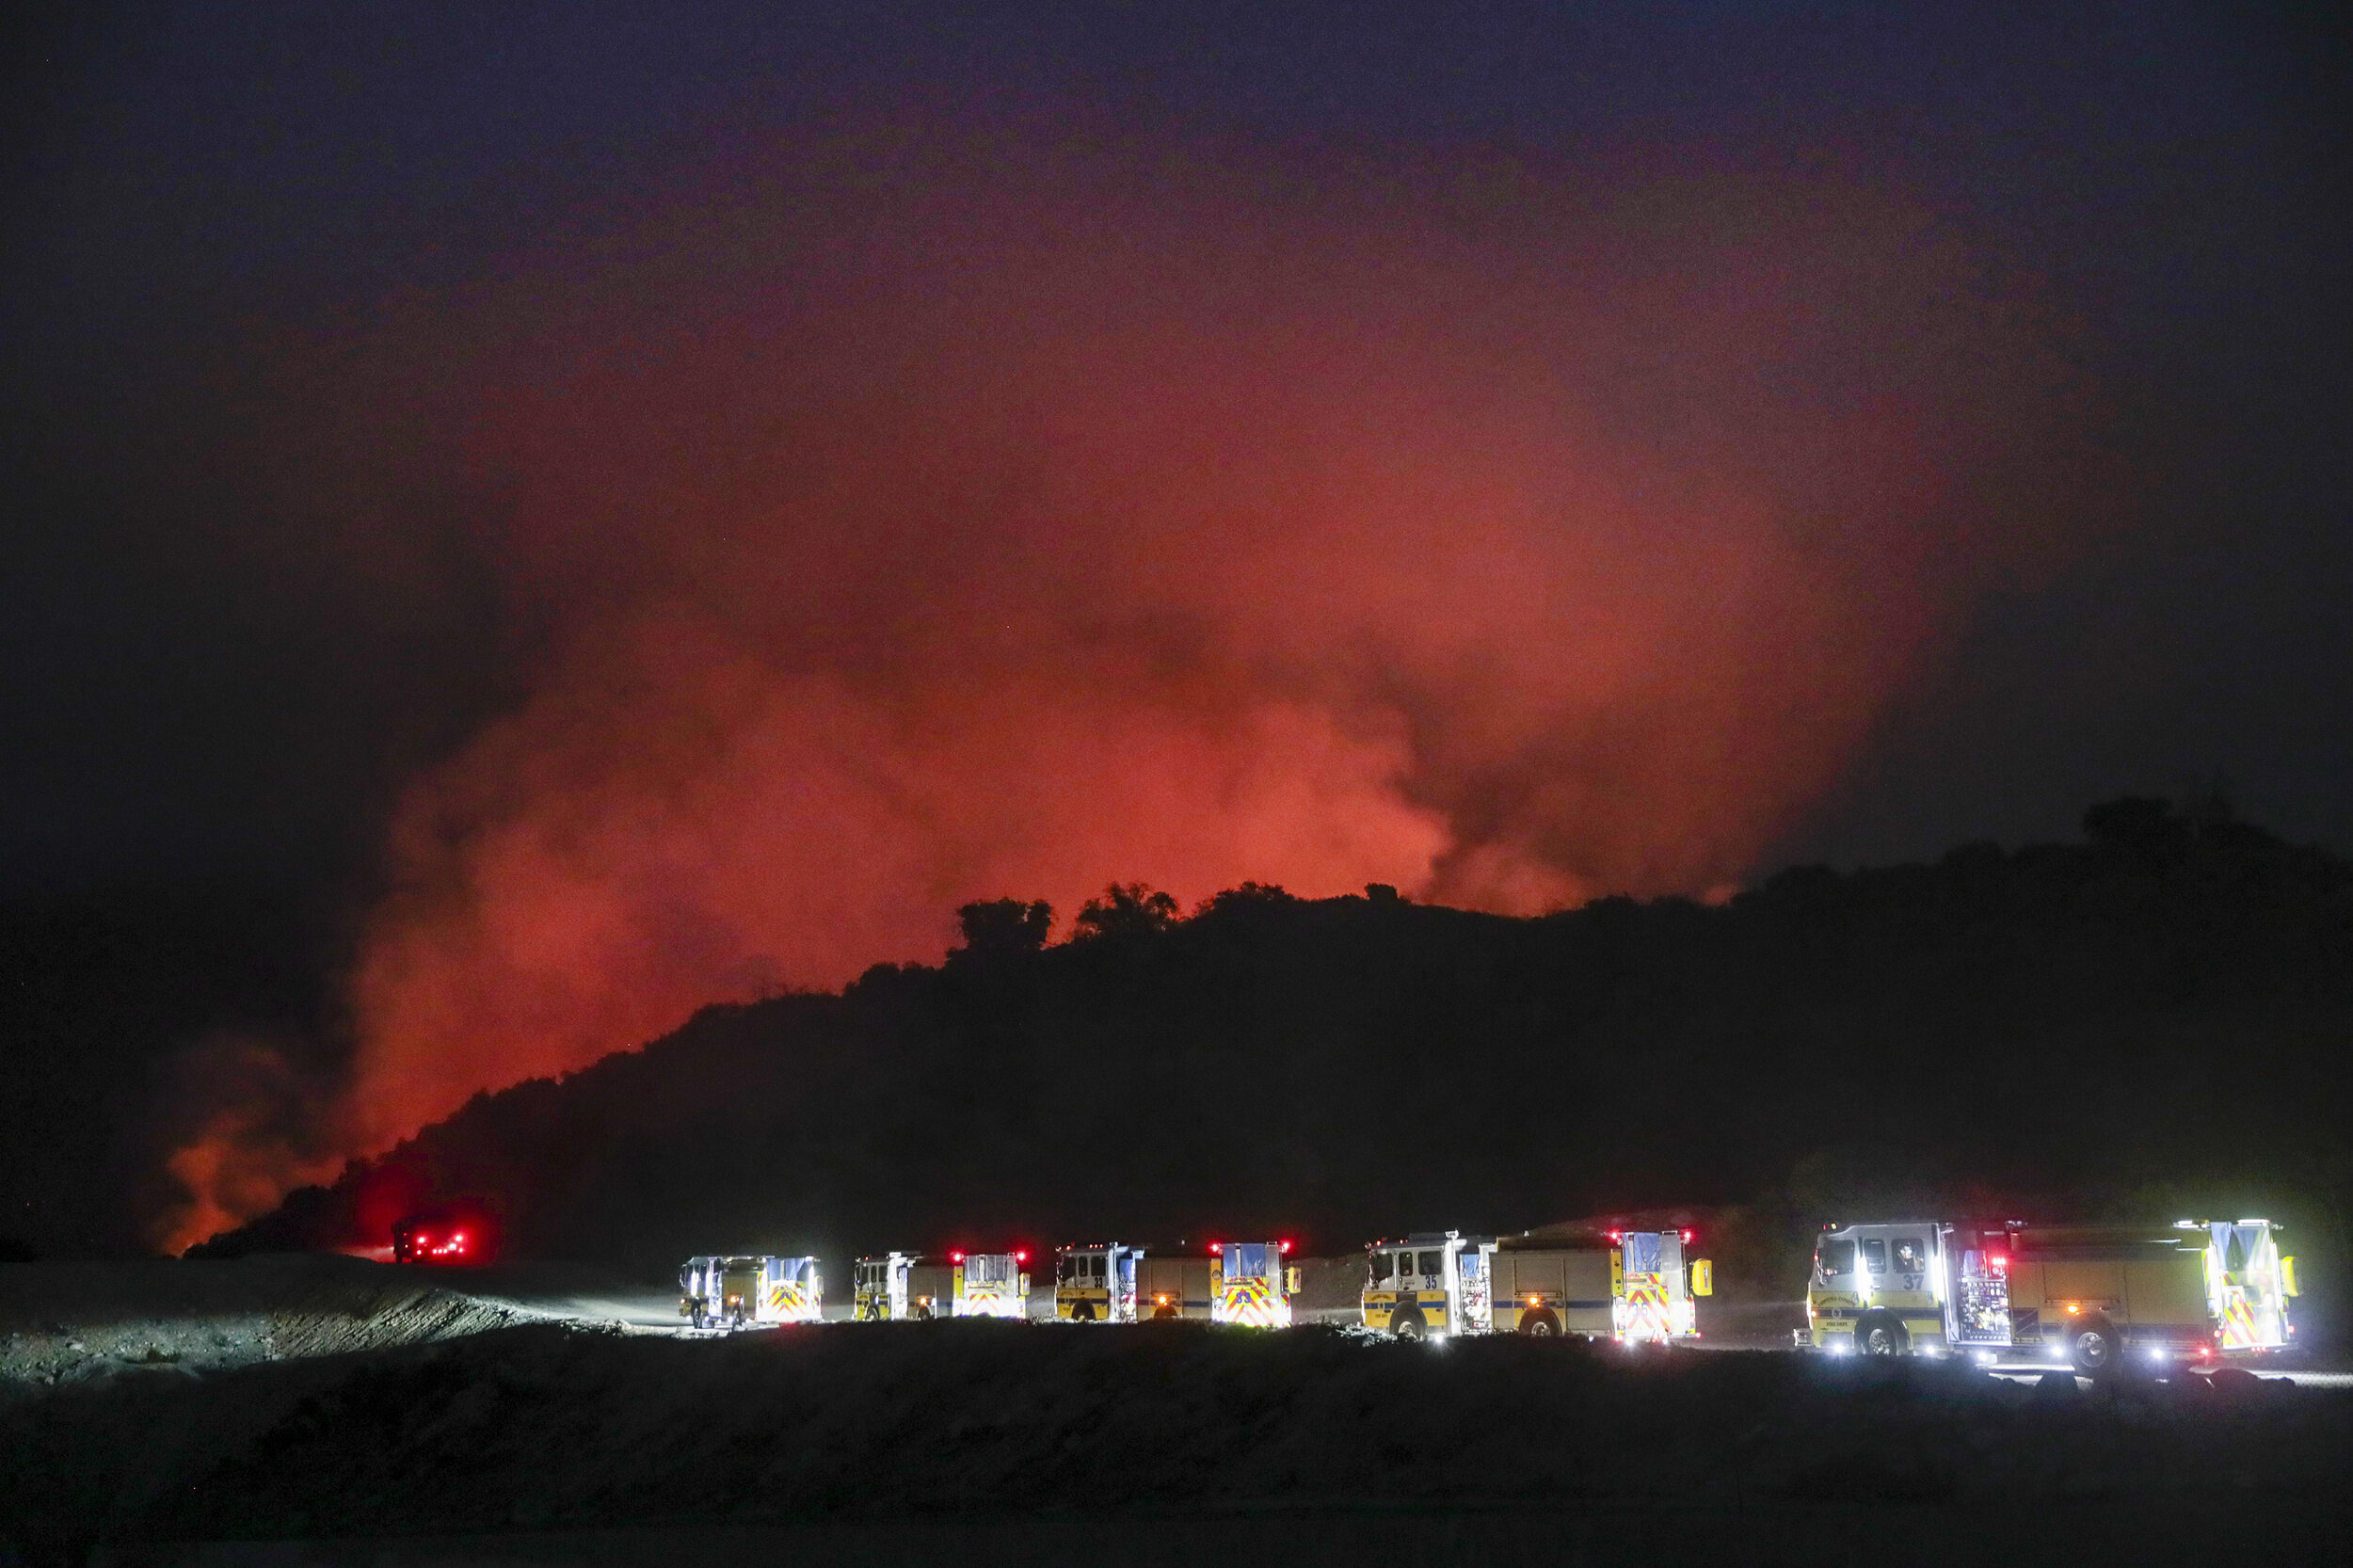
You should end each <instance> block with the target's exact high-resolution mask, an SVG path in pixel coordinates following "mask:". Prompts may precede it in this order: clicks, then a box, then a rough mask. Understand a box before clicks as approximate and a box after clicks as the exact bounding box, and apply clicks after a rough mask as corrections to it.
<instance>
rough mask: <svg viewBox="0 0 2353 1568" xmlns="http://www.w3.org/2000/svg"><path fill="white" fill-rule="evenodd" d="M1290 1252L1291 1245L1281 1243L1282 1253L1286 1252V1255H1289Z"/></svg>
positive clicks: (1287, 1242)
mask: <svg viewBox="0 0 2353 1568" xmlns="http://www.w3.org/2000/svg"><path fill="white" fill-rule="evenodd" d="M1290 1250H1291V1244H1290V1243H1289V1241H1286V1242H1284V1243H1283V1251H1284V1252H1286V1253H1289V1251H1290Z"/></svg>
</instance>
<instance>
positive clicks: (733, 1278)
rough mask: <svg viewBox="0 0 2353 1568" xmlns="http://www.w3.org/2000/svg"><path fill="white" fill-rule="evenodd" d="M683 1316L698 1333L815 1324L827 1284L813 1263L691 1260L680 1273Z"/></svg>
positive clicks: (804, 1260)
mask: <svg viewBox="0 0 2353 1568" xmlns="http://www.w3.org/2000/svg"><path fill="white" fill-rule="evenodd" d="M678 1283H679V1305H678V1310H679V1316H680V1317H681V1318H684V1319H686V1320H688V1321H689V1322H691V1323H693V1324H694V1325H695V1327H696V1328H709V1327H712V1326H714V1325H716V1326H723V1327H728V1328H744V1327H748V1326H751V1325H754V1324H760V1323H814V1322H817V1321H819V1320H822V1319H823V1318H824V1309H825V1278H824V1274H823V1273H822V1272H819V1270H818V1267H817V1259H815V1258H813V1257H767V1256H757V1257H690V1258H688V1259H687V1260H686V1262H685V1265H684V1266H683V1267H681V1268H680V1270H679V1272H678Z"/></svg>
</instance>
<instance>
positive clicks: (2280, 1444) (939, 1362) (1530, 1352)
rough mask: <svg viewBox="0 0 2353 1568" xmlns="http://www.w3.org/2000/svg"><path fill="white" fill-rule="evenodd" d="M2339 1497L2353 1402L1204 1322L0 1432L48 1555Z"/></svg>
mask: <svg viewBox="0 0 2353 1568" xmlns="http://www.w3.org/2000/svg"><path fill="white" fill-rule="evenodd" d="M2348 1482H2353V1394H2345V1393H2340V1392H2336V1391H2331V1390H2313V1389H2298V1388H2296V1387H2294V1386H2292V1385H2290V1384H2285V1383H2277V1384H2272V1383H2262V1382H2258V1381H2256V1380H2252V1379H2244V1378H2233V1379H2232V1380H2229V1381H2228V1383H2227V1384H2226V1386H2223V1387H2219V1388H2216V1387H2209V1386H2208V1385H2207V1384H2205V1383H2203V1382H2202V1381H2201V1380H2195V1379H2186V1378H2185V1379H2184V1380H2182V1381H2181V1382H2179V1383H2169V1384H2129V1385H2127V1386H2125V1387H2124V1388H2123V1389H2122V1390H2121V1392H2108V1391H2095V1392H2092V1393H2089V1394H2087V1393H2084V1392H2081V1391H2079V1390H2078V1388H2077V1386H2076V1384H2075V1383H2074V1381H2073V1379H2072V1378H2066V1379H2058V1380H2054V1381H2053V1382H2052V1383H2051V1384H2050V1385H2049V1386H2047V1387H2028V1386H2025V1385H2022V1384H2012V1383H2007V1382H2002V1381H1998V1380H1993V1379H1989V1378H1986V1377H1983V1376H1980V1375H1977V1374H1975V1373H1973V1372H1972V1371H1971V1370H1970V1369H1968V1368H1962V1367H1957V1366H1938V1365H1931V1364H1925V1363H1922V1364H1913V1363H1893V1364H1864V1365H1848V1364H1823V1363H1818V1362H1815V1361H1813V1360H1811V1359H1809V1358H1801V1357H1797V1356H1789V1355H1758V1354H1737V1353H1702V1352H1659V1353H1657V1354H1642V1355H1629V1354H1627V1353H1625V1352H1618V1351H1612V1350H1600V1349H1593V1348H1588V1347H1584V1346H1581V1345H1576V1344H1561V1343H1558V1342H1544V1343H1535V1342H1527V1341H1520V1340H1516V1339H1497V1340H1490V1341H1479V1340H1466V1341H1460V1342H1455V1343H1450V1344H1447V1345H1444V1346H1421V1345H1411V1344H1398V1343H1394V1342H1387V1341H1380V1340H1374V1339H1371V1338H1369V1336H1357V1335H1350V1334H1346V1333H1342V1332H1336V1331H1329V1330H1316V1329H1308V1330H1300V1331H1295V1332H1292V1333H1289V1334H1285V1335H1263V1334H1254V1333H1251V1332H1249V1331H1230V1330H1225V1331H1221V1330H1212V1329H1208V1328H1206V1327H1202V1326H1198V1325H1190V1324H1176V1325H1154V1326H1145V1327H1139V1328H1135V1329H1118V1330H1099V1331H1092V1332H1053V1331H1048V1330H1041V1329H1037V1328H1031V1327H1024V1326H1022V1325H1019V1324H1000V1323H987V1322H973V1323H941V1324H904V1325H900V1324H879V1325H840V1326H828V1327H811V1328H801V1329H792V1330H784V1331H778V1332H772V1333H763V1334H751V1335H742V1336H733V1337H728V1338H723V1339H708V1340H693V1339H677V1338H669V1337H662V1336H622V1335H620V1334H618V1333H604V1334H594V1333H584V1332H581V1331H578V1330H575V1329H570V1328H567V1327H562V1326H558V1325H545V1326H540V1327H535V1328H526V1329H518V1330H510V1331H502V1332H496V1333H490V1334H484V1335H477V1336H472V1337H469V1338H465V1339H459V1340H454V1341H449V1342H446V1343H440V1344H434V1345H421V1346H412V1347H408V1348H406V1349H402V1350H398V1351H393V1352H383V1353H380V1354H376V1355H370V1356H350V1357H339V1358H332V1359H328V1360H316V1361H309V1362H297V1363H289V1364H281V1365H275V1366H262V1367H252V1368H246V1369H244V1370H241V1371H236V1372H230V1373H223V1374H219V1375H216V1376H211V1377H205V1378H201V1379H117V1380H114V1381H112V1382H109V1383H104V1384H88V1385H82V1386H76V1387H69V1388H58V1389H55V1390H51V1391H48V1392H46V1393H44V1394H41V1395H40V1396H39V1397H38V1398H34V1399H28V1400H20V1401H18V1402H17V1403H16V1404H15V1405H14V1406H13V1407H11V1408H8V1409H7V1410H5V1411H0V1517H5V1518H8V1519H10V1520H12V1521H13V1523H12V1524H11V1525H10V1526H9V1527H8V1528H9V1529H10V1530H13V1531H14V1532H15V1538H14V1541H13V1543H12V1544H13V1545H14V1547H15V1549H16V1550H18V1551H19V1553H20V1554H22V1555H24V1556H25V1557H26V1558H27V1559H28V1560H44V1559H49V1558H64V1559H70V1558H71V1557H72V1556H73V1555H75V1554H79V1553H82V1552H85V1551H86V1550H87V1549H88V1547H89V1546H90V1545H92V1544H97V1543H100V1542H140V1541H148V1542H152V1541H201V1540H228V1539H250V1538H263V1537H277V1538H286V1537H309V1538H316V1537H364V1536H378V1535H407V1534H411V1533H423V1532H428V1531H429V1532H464V1531H504V1530H514V1529H518V1528H521V1529H561V1528H573V1529H581V1528H587V1529H609V1528H615V1527H631V1526H657V1525H658V1526H675V1525H677V1524H679V1523H680V1521H720V1522H732V1523H739V1524H740V1523H747V1522H761V1521H778V1520H810V1519H833V1520H843V1519H860V1518H866V1519H876V1518H883V1519H888V1518H905V1517H908V1516H914V1515H937V1514H962V1515H972V1516H980V1515H999V1516H1001V1515H1004V1514H1007V1513H1020V1514H1023V1515H1028V1516H1035V1515H1040V1514H1044V1513H1048V1512H1054V1511H1068V1510H1080V1511H1089V1512H1123V1511H1124V1512H1128V1513H1135V1512H1138V1511H1144V1512H1150V1511H1155V1510H1158V1511H1163V1512H1165V1511H1170V1510H1177V1511H1183V1510H1199V1509H1203V1508H1224V1509H1233V1508H1241V1509H1244V1510H1250V1509H1259V1510H1275V1511H1289V1512H1297V1511H1299V1510H1301V1509H1307V1508H1315V1507H1323V1508H1344V1509H1353V1510H1359V1511H1361V1510H1362V1509H1364V1508H1366V1507H1368V1506H1371V1507H1385V1508H1407V1509H1421V1510H1428V1509H1450V1510H1460V1509H1463V1508H1474V1509H1476V1508H1496V1507H1503V1508H1510V1509H1529V1508H1538V1509H1541V1508H1555V1509H1558V1508H1561V1507H1587V1506H1593V1505H1596V1504H1599V1503H1608V1504H1609V1506H1612V1507H1626V1506H1631V1507H1639V1508H1657V1509H1660V1510H1664V1511H1667V1512H1668V1513H1671V1514H1672V1513H1674V1512H1677V1511H1689V1510H1691V1509H1714V1510H1717V1511H1719V1512H1720V1513H1721V1512H1723V1511H1727V1510H1729V1511H1732V1512H1736V1513H1737V1512H1738V1511H1740V1510H1744V1509H1750V1508H1757V1509H1765V1510H1775V1509H1779V1510H1787V1509H1792V1508H1796V1509H1816V1510H1821V1509H1828V1510H1832V1511H1840V1510H1847V1511H1851V1510H1855V1509H1864V1510H1869V1509H1876V1508H1882V1507H1895V1506H1900V1507H1904V1508H1911V1509H1927V1510H1930V1511H1932V1512H1936V1514H1937V1518H1936V1519H1935V1520H1931V1521H1930V1522H1929V1526H1927V1527H1924V1528H1928V1529H1929V1537H1927V1538H1925V1539H1945V1538H1946V1537H1948V1536H1951V1535H1952V1530H1953V1529H1954V1528H1960V1527H1961V1526H1962V1525H1965V1524H1968V1523H1969V1522H1970V1521H1977V1522H1980V1523H1982V1522H1984V1521H2007V1522H2008V1523H2007V1524H2006V1525H2004V1527H2003V1528H2004V1529H2009V1528H2017V1527H2018V1526H2019V1523H2020V1521H2023V1520H2026V1519H2030V1518H2032V1517H2033V1516H2034V1515H2035V1512H2036V1511H2038V1510H2043V1509H2048V1508H2055V1507H2061V1506H2067V1507H2074V1508H2078V1509H2089V1510H2091V1511H2094V1512H2095V1513H2096V1514H2097V1516H2098V1517H2099V1518H2100V1519H2104V1520H2105V1519H2110V1518H2112V1519H2114V1520H2121V1521H2124V1522H2125V1523H2126V1524H2128V1525H2131V1526H2132V1528H2141V1525H2139V1524H2133V1523H2132V1522H2133V1521H2141V1522H2143V1523H2145V1522H2146V1521H2149V1520H2153V1519H2160V1518H2163V1519H2169V1520H2170V1519H2175V1518H2177V1516H2179V1515H2181V1514H2182V1513H2183V1512H2184V1511H2183V1510H2182V1509H2181V1508H2179V1507H2177V1506H2176V1505H2177V1504H2178V1503H2179V1502H2180V1501H2181V1499H2184V1498H2197V1499H2200V1508H2199V1512H2198V1513H2197V1516H2196V1518H2193V1519H2192V1520H2191V1521H2190V1523H2189V1525H2188V1526H2187V1527H2185V1528H2193V1529H2194V1528H2205V1527H2203V1526H2201V1525H2199V1524H2198V1523H2197V1519H2200V1518H2202V1519H2206V1520H2208V1521H2209V1522H2210V1523H2211V1524H2212V1525H2213V1528H2214V1529H2216V1530H2218V1531H2220V1532H2222V1533H2221V1534H2219V1535H2217V1537H2216V1540H2215V1542H2214V1543H2213V1544H2215V1545H2216V1547H2217V1549H2219V1548H2221V1547H2224V1546H2227V1545H2229V1544H2230V1543H2231V1542H2233V1541H2237V1540H2240V1539H2241V1538H2242V1536H2241V1533H2240V1530H2239V1525H2237V1524H2234V1523H2233V1521H2241V1522H2243V1521H2245V1520H2248V1519H2260V1520H2261V1521H2263V1530H2262V1532H2261V1533H2262V1535H2263V1538H2264V1539H2265V1541H2266V1542H2267V1543H2269V1545H2268V1546H2267V1548H2266V1551H2267V1554H2268V1555H2267V1559H2266V1560H2282V1561H2292V1560H2298V1559H2297V1555H2296V1554H2295V1553H2293V1552H2291V1553H2288V1554H2287V1555H2285V1556H2281V1553H2280V1552H2279V1551H2275V1550H2271V1547H2277V1546H2282V1545H2283V1544H2291V1543H2293V1542H2297V1541H2335V1540H2342V1539H2353V1534H2340V1533H2339V1532H2340V1531H2341V1530H2343V1529H2345V1528H2346V1527H2348V1526H2353V1519H2349V1518H2348V1516H2347V1514H2346V1512H2345V1509H2346V1503H2345V1499H2346V1497H2347V1496H2348V1495H2349V1494H2353V1487H2348V1484H2347V1483H2348ZM1661 1528H1662V1529H1668V1526H1667V1524H1666V1523H1665V1520H1664V1518H1663V1517H1662V1523H1661ZM1842 1528H1843V1527H1842ZM1971 1528H1975V1527H1974V1526H1972V1527H1971ZM2168 1528H2173V1527H2172V1526H2169V1527H2168ZM1939 1532H1942V1533H1941V1534H1940V1533H1939ZM1978 1534H1979V1535H1983V1534H1984V1531H1983V1530H1979V1531H1978ZM1669 1535H1670V1536H1671V1535H1672V1530H1671V1529H1669ZM1954 1539H1958V1537H1954ZM2006 1560H2008V1559H2007V1558H2006ZM2308 1560H2319V1559H2308Z"/></svg>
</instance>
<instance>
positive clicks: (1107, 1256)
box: [1054, 1241, 1144, 1323]
mask: <svg viewBox="0 0 2353 1568" xmlns="http://www.w3.org/2000/svg"><path fill="white" fill-rule="evenodd" d="M1143 1259H1144V1249H1143V1248H1142V1247H1130V1246H1125V1245H1122V1244H1121V1243H1120V1242H1117V1241H1102V1242H1096V1243H1092V1244H1090V1245H1086V1246H1077V1247H1060V1248H1057V1249H1056V1250H1055V1253H1054V1317H1055V1319H1056V1320H1058V1321H1061V1322H1065V1323H1132V1322H1134V1321H1135V1320H1136V1271H1137V1267H1138V1265H1139V1264H1140V1263H1141V1262H1142V1261H1143Z"/></svg>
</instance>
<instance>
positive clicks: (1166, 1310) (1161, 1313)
mask: <svg viewBox="0 0 2353 1568" xmlns="http://www.w3.org/2000/svg"><path fill="white" fill-rule="evenodd" d="M1176 1316H1177V1309H1176V1308H1175V1307H1174V1306H1171V1305H1170V1304H1168V1303H1166V1302H1162V1303H1160V1305H1158V1306H1156V1307H1154V1308H1153V1309H1152V1320H1153V1321H1154V1322H1156V1323H1158V1322H1165V1321H1167V1320H1170V1319H1172V1318H1174V1317H1176Z"/></svg>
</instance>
